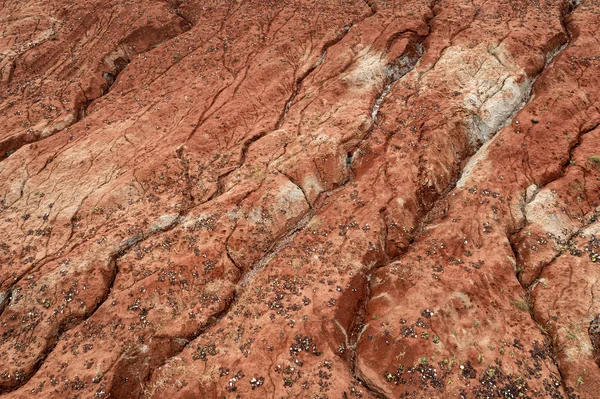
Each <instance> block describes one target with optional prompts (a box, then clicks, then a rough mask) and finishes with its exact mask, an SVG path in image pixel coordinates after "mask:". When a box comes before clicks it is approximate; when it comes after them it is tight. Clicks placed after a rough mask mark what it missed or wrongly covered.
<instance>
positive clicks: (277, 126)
mask: <svg viewBox="0 0 600 399" xmlns="http://www.w3.org/2000/svg"><path fill="white" fill-rule="evenodd" d="M351 27H352V24H350V25H346V26H345V27H344V29H343V30H342V33H341V34H339V35H338V36H337V37H335V38H334V39H333V40H330V41H328V42H327V43H325V44H324V45H323V49H322V50H321V57H319V59H318V60H317V61H316V62H315V63H314V64H313V65H312V66H311V67H310V68H308V69H307V70H306V71H305V72H304V73H303V74H302V76H300V77H298V78H297V79H296V81H295V82H294V87H295V88H294V90H293V91H292V93H291V94H290V97H289V98H288V100H287V101H286V102H285V105H284V107H283V111H282V112H281V115H280V116H279V119H278V120H277V123H276V124H275V130H278V129H281V127H282V126H283V123H284V122H285V118H286V117H287V113H288V111H289V109H290V107H291V106H292V104H293V103H294V100H295V99H296V96H298V93H299V92H300V90H301V89H302V84H303V82H304V80H305V79H306V78H308V77H309V76H310V74H312V73H313V72H314V71H315V69H317V68H318V67H319V66H320V65H321V64H323V63H324V62H325V57H326V56H327V50H328V49H329V48H330V47H332V46H334V45H336V44H337V43H339V42H340V41H341V40H342V39H343V38H344V37H345V36H346V35H347V34H348V32H349V31H350V28H351Z"/></svg>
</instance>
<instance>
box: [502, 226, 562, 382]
mask: <svg viewBox="0 0 600 399" xmlns="http://www.w3.org/2000/svg"><path fill="white" fill-rule="evenodd" d="M507 239H508V240H509V243H510V248H511V251H512V256H513V258H514V259H515V262H516V259H517V252H516V251H515V248H514V245H513V243H512V241H511V240H510V239H509V238H508V237H507ZM517 281H518V282H519V285H521V288H522V290H523V295H524V299H525V300H526V302H527V306H528V308H529V309H528V313H529V316H530V317H531V321H532V322H533V323H534V324H535V325H536V326H537V327H538V329H539V330H540V333H541V334H542V335H543V336H544V337H545V338H546V344H547V345H548V347H549V357H550V359H552V363H553V364H554V366H555V367H556V370H557V371H558V374H559V377H560V378H559V382H560V385H561V387H562V389H563V391H564V392H565V393H568V392H569V390H568V389H567V385H566V384H565V379H564V377H563V375H562V371H561V369H560V367H559V364H558V362H557V360H556V357H555V350H554V345H553V344H552V337H551V336H550V334H549V333H548V332H547V331H546V330H545V329H544V328H541V327H542V323H540V322H539V320H537V319H536V317H535V311H534V309H533V306H532V305H531V298H530V290H529V287H527V286H525V285H524V284H522V283H521V281H520V280H519V278H518V277H517Z"/></svg>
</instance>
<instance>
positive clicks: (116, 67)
mask: <svg viewBox="0 0 600 399" xmlns="http://www.w3.org/2000/svg"><path fill="white" fill-rule="evenodd" d="M172 11H173V13H174V14H176V15H177V16H178V17H179V18H181V19H183V20H184V21H185V22H186V23H187V24H188V26H187V28H186V29H184V30H183V31H182V32H181V33H180V34H179V35H176V36H173V37H170V38H168V39H167V40H171V39H173V38H175V37H177V36H180V35H182V34H184V33H186V32H187V31H189V30H190V29H191V27H192V26H193V24H191V23H190V21H189V20H187V19H186V18H185V17H184V16H182V15H181V13H179V11H178V9H176V8H173V9H172ZM161 43H162V42H159V43H154V44H153V45H151V46H149V48H153V47H156V46H157V45H159V44H161ZM117 53H121V54H123V55H122V56H120V57H117V58H116V59H115V60H114V61H113V68H112V69H110V70H108V71H104V72H102V77H103V78H104V80H105V81H106V83H104V84H102V85H101V86H100V87H99V89H100V91H101V94H100V95H98V96H96V97H93V98H88V97H87V96H86V95H85V93H83V97H84V99H82V100H75V103H76V104H75V106H74V110H73V112H72V113H71V114H66V115H59V117H60V116H62V117H63V119H62V121H59V122H57V123H56V124H54V125H52V124H48V125H47V126H46V127H45V128H44V130H42V131H39V132H31V131H28V132H21V133H17V134H15V135H12V136H10V137H7V138H5V139H3V140H1V141H0V162H2V161H4V160H5V159H6V158H8V157H10V156H11V155H12V154H14V153H15V152H16V151H17V150H19V149H20V148H21V147H23V146H25V145H28V144H32V143H35V142H38V141H40V140H43V139H45V138H47V137H49V136H53V135H55V134H57V133H60V132H62V131H64V130H66V129H67V128H69V127H71V126H73V125H75V124H76V123H78V122H80V121H81V120H83V119H84V118H85V117H86V116H88V112H87V109H88V107H89V106H90V105H91V104H92V103H93V102H94V101H96V100H98V99H100V98H102V97H104V96H106V95H107V94H108V93H109V92H110V89H111V87H112V85H113V84H114V83H115V81H116V80H117V77H118V75H119V74H120V73H121V72H123V70H124V69H125V68H126V67H127V65H128V64H129V63H130V61H131V59H130V56H129V53H128V52H127V51H126V50H125V49H123V48H122V44H119V45H117V47H116V48H115V50H114V51H113V53H112V54H117ZM133 55H135V54H133ZM61 124H62V125H63V126H59V125H61ZM45 131H47V132H46V133H44V132H45Z"/></svg>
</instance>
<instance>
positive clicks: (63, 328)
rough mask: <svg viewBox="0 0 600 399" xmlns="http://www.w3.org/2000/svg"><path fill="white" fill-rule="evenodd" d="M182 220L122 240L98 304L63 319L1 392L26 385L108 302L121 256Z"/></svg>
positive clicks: (112, 259) (110, 257) (111, 259)
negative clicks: (68, 336) (65, 336)
mask: <svg viewBox="0 0 600 399" xmlns="http://www.w3.org/2000/svg"><path fill="white" fill-rule="evenodd" d="M182 220H183V217H182V216H181V215H178V216H177V217H175V218H173V219H172V220H171V221H170V222H168V223H167V224H166V225H164V226H157V227H150V228H149V229H148V231H147V232H145V233H143V234H140V235H137V236H133V237H130V238H129V239H127V240H123V241H121V243H120V244H119V246H118V247H117V248H116V249H115V250H113V252H112V253H111V254H110V255H109V257H108V260H107V263H108V269H109V270H110V277H109V279H108V282H107V284H106V290H105V292H104V295H103V296H102V297H101V298H99V299H98V301H97V302H96V306H95V307H93V308H92V309H91V310H89V311H88V313H86V314H84V315H82V316H81V317H74V318H70V319H65V320H63V321H62V322H61V323H60V324H59V325H58V326H57V333H56V335H55V336H53V337H52V338H51V339H49V340H48V341H47V342H46V344H47V345H46V347H45V348H44V349H43V351H42V352H41V353H40V355H39V356H38V358H37V359H36V361H35V364H34V365H33V367H32V369H31V370H29V371H28V372H27V373H26V374H23V375H22V376H20V378H19V380H18V381H17V384H14V385H11V386H2V387H0V394H3V393H8V392H12V391H15V390H17V389H19V388H20V387H22V386H23V385H25V384H26V383H27V382H28V381H29V380H30V379H31V378H32V377H33V376H34V375H35V374H36V373H37V372H38V370H39V369H40V368H41V367H42V365H43V364H44V361H45V360H46V358H47V357H48V355H50V354H51V353H52V352H53V351H54V348H55V347H56V345H57V344H58V342H59V340H60V337H61V336H62V334H64V333H65V332H67V331H69V330H71V329H73V328H75V327H77V326H78V325H80V324H81V323H83V322H85V321H86V320H88V319H89V318H91V317H92V316H93V315H94V314H95V313H96V311H97V310H98V309H100V307H101V306H102V305H103V304H104V303H105V302H106V300H108V298H109V297H110V294H111V293H112V291H113V289H114V283H115V281H116V278H117V276H118V274H119V266H118V260H119V259H120V258H121V257H123V256H125V255H126V254H127V253H129V252H130V251H131V249H133V248H134V247H135V246H137V245H138V244H140V243H141V242H144V241H145V240H147V239H148V238H150V237H153V236H155V235H157V234H160V233H164V232H167V231H170V230H172V229H173V228H175V227H176V226H177V225H179V224H180V223H181V221H182ZM11 292H12V287H11V290H10V291H9V295H10V293H11ZM9 298H10V296H9ZM7 305H8V303H7V304H5V305H4V306H7Z"/></svg>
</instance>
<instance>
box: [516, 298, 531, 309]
mask: <svg viewBox="0 0 600 399" xmlns="http://www.w3.org/2000/svg"><path fill="white" fill-rule="evenodd" d="M513 305H514V306H515V308H517V309H519V310H520V311H522V312H529V304H528V303H527V301H526V300H525V299H522V298H520V299H517V300H515V301H514V302H513Z"/></svg>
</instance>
